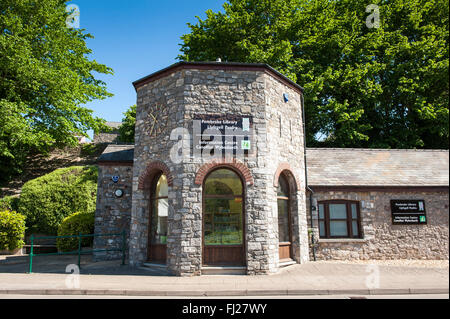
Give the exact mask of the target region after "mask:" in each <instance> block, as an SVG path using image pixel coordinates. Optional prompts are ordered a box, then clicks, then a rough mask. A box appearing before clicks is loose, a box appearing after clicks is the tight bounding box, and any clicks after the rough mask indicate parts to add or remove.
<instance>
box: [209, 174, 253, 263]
mask: <svg viewBox="0 0 450 319" xmlns="http://www.w3.org/2000/svg"><path fill="white" fill-rule="evenodd" d="M244 207H245V204H244V186H243V183H242V179H241V177H240V176H239V175H238V174H237V173H236V172H235V171H233V170H231V169H229V168H224V167H219V168H218V169H215V170H214V171H212V172H210V173H209V174H208V175H207V176H206V178H205V180H204V183H203V265H208V266H209V265H236V266H237V265H239V266H241V265H244V264H245V258H244V252H245V249H244V237H245V236H244Z"/></svg>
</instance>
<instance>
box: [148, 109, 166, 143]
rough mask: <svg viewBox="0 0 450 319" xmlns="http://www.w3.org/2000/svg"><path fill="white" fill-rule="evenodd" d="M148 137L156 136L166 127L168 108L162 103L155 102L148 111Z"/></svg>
mask: <svg viewBox="0 0 450 319" xmlns="http://www.w3.org/2000/svg"><path fill="white" fill-rule="evenodd" d="M148 118H149V131H148V134H149V135H150V137H158V136H160V135H161V133H162V132H163V131H164V130H165V129H166V128H167V124H168V121H169V109H168V107H167V106H166V105H164V104H163V103H156V104H155V105H154V106H153V108H152V109H151V110H150V111H149V113H148Z"/></svg>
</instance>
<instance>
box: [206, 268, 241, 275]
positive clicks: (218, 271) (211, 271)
mask: <svg viewBox="0 0 450 319" xmlns="http://www.w3.org/2000/svg"><path fill="white" fill-rule="evenodd" d="M246 273H247V267H242V266H203V267H202V275H245V274H246Z"/></svg>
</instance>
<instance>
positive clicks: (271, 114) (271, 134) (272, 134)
mask: <svg viewBox="0 0 450 319" xmlns="http://www.w3.org/2000/svg"><path fill="white" fill-rule="evenodd" d="M265 89H266V90H265V103H266V114H267V115H266V116H267V119H266V122H267V153H266V154H265V155H264V157H263V158H260V159H259V161H261V162H265V165H266V171H267V172H268V173H269V178H270V181H269V183H268V188H267V199H268V202H269V207H270V208H271V209H270V214H269V219H268V224H269V226H270V227H271V228H272V229H271V234H270V235H271V236H272V238H271V240H270V242H271V245H273V251H272V256H273V258H274V262H275V267H274V269H276V270H278V207H277V195H276V194H277V187H276V186H275V185H278V180H275V179H277V178H278V177H279V174H276V173H277V171H278V173H283V171H284V172H288V173H291V174H292V177H291V178H292V179H293V181H292V182H295V183H294V185H293V186H294V189H295V190H294V192H293V194H292V195H293V198H292V202H291V218H292V245H293V258H294V260H296V261H297V262H298V263H304V262H306V261H308V260H309V258H308V255H309V252H308V248H309V247H308V232H307V229H308V227H307V224H306V221H307V219H306V208H305V162H304V138H303V118H302V105H301V95H300V94H298V92H296V91H295V90H293V89H292V88H290V87H287V86H286V85H284V84H282V83H280V82H279V80H277V79H276V78H274V77H271V76H268V75H266V76H265ZM285 95H286V97H287V100H285Z"/></svg>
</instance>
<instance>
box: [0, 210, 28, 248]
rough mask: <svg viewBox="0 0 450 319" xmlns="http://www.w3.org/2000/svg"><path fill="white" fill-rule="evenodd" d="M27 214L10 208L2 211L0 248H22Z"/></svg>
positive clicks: (0, 212) (0, 216)
mask: <svg viewBox="0 0 450 319" xmlns="http://www.w3.org/2000/svg"><path fill="white" fill-rule="evenodd" d="M24 236H25V216H23V215H21V214H19V213H16V212H14V211H9V210H1V211H0V250H14V249H16V248H22V246H23V244H24V242H23V238H24Z"/></svg>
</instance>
